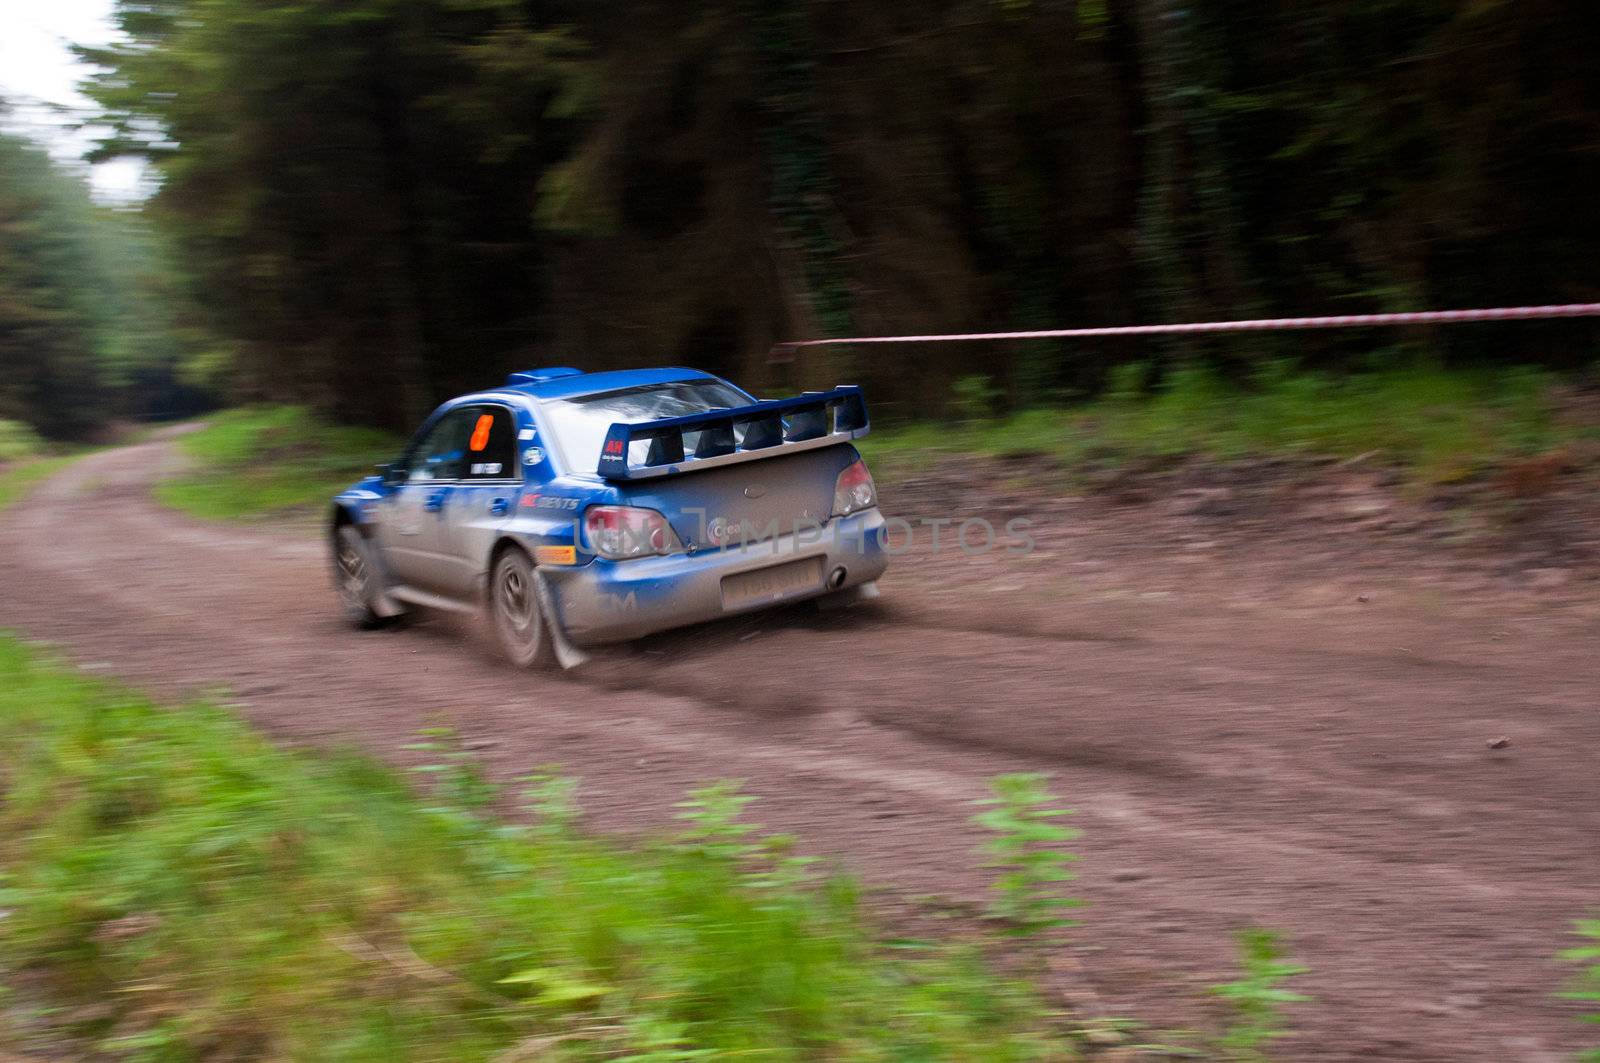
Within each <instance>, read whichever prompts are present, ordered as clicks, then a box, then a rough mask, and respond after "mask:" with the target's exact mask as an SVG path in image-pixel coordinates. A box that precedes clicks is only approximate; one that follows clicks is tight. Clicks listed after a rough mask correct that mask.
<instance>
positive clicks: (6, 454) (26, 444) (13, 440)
mask: <svg viewBox="0 0 1600 1063" xmlns="http://www.w3.org/2000/svg"><path fill="white" fill-rule="evenodd" d="M44 450H45V444H44V440H42V439H40V438H39V436H38V434H37V433H35V432H34V430H33V429H31V428H29V427H28V426H27V425H25V424H23V423H22V422H20V421H5V420H0V465H8V464H10V463H11V462H16V461H25V460H27V459H29V458H35V457H38V456H39V455H41V454H43V453H44Z"/></svg>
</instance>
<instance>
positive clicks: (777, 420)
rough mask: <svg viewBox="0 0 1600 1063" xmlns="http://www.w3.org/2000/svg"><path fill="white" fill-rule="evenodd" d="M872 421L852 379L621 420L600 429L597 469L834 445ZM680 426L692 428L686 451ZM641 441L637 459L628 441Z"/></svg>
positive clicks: (698, 464)
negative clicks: (727, 405) (740, 402)
mask: <svg viewBox="0 0 1600 1063" xmlns="http://www.w3.org/2000/svg"><path fill="white" fill-rule="evenodd" d="M870 427H871V426H870V424H869V422H868V420H867V400H866V399H865V398H864V397H863V396H862V394H861V389H860V388H859V387H856V386H854V385H850V386H847V387H840V388H834V389H833V390H832V391H808V392H806V393H805V394H803V395H797V396H795V397H794V398H792V399H773V400H770V401H768V402H754V403H751V404H750V405H749V406H735V407H733V408H732V409H727V410H710V411H708V412H706V413H695V414H690V415H688V416H687V417H664V418H662V419H661V420H659V421H642V422H640V423H638V424H627V423H625V422H620V421H619V422H618V423H616V424H613V425H612V426H611V428H610V430H609V431H607V432H606V441H605V445H604V446H603V447H602V448H601V450H600V467H599V472H600V475H601V476H603V477H605V478H606V479H608V480H644V479H649V478H652V477H657V476H676V475H678V474H680V473H688V472H698V471H700V470H701V469H714V468H717V467H718V466H721V465H732V464H734V463H736V462H741V461H755V460H757V459H760V458H775V457H777V456H779V455H781V454H794V453H797V452H799V451H802V450H813V449H815V448H818V447H828V446H833V445H834V444H836V443H843V442H847V441H848V440H851V439H858V438H860V437H861V436H864V435H866V434H867V432H868V430H869V429H870ZM686 432H693V433H697V436H696V439H695V445H694V449H693V450H692V451H690V452H688V453H685V451H684V439H683V437H684V433H686ZM644 440H648V441H649V444H650V446H649V450H648V452H647V453H646V454H644V455H642V456H641V457H642V460H637V459H636V457H635V455H634V450H635V448H634V446H633V444H634V443H636V442H639V441H644Z"/></svg>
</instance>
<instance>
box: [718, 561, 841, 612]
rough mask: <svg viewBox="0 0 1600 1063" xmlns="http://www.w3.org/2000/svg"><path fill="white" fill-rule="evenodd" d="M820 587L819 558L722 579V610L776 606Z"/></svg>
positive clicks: (820, 569) (773, 566) (820, 562)
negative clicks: (777, 603)
mask: <svg viewBox="0 0 1600 1063" xmlns="http://www.w3.org/2000/svg"><path fill="white" fill-rule="evenodd" d="M821 585H822V558H820V557H807V558H803V559H801V560H799V561H789V562H787V563H785V564H782V565H772V566H770V567H769V568H758V569H756V570H755V571H753V572H740V573H739V574H737V575H734V576H723V577H722V607H723V608H724V609H742V608H744V607H746V606H750V605H761V604H763V603H765V602H776V601H779V600H780V599H783V598H787V597H789V596H790V595H792V594H798V593H800V592H802V591H814V590H816V589H817V588H818V587H820V586H821Z"/></svg>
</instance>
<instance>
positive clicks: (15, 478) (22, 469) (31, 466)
mask: <svg viewBox="0 0 1600 1063" xmlns="http://www.w3.org/2000/svg"><path fill="white" fill-rule="evenodd" d="M82 456H83V455H82V454H59V455H56V456H54V457H49V458H33V459H31V460H28V461H20V462H16V463H14V464H11V465H4V466H0V511H3V510H5V509H6V508H7V507H9V506H13V505H15V504H17V503H18V502H20V501H22V499H23V497H24V496H25V495H27V493H28V492H29V491H31V490H33V489H34V487H36V486H37V485H38V484H39V483H40V482H41V481H43V480H45V479H47V478H48V477H49V476H50V475H51V474H52V473H55V472H58V471H60V470H61V469H62V468H63V467H65V466H66V465H68V464H69V463H71V462H73V461H76V460H77V459H78V458H80V457H82Z"/></svg>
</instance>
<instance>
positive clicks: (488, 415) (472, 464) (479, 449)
mask: <svg viewBox="0 0 1600 1063" xmlns="http://www.w3.org/2000/svg"><path fill="white" fill-rule="evenodd" d="M466 413H467V423H468V425H469V426H470V431H469V432H468V436H467V459H466V468H465V471H464V472H463V473H462V474H461V475H462V478H463V479H466V480H505V479H510V478H514V477H516V476H517V431H516V425H515V423H514V422H513V421H512V419H511V411H510V410H508V409H506V408H505V407H504V406H478V407H475V408H473V409H471V410H468V411H466Z"/></svg>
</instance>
